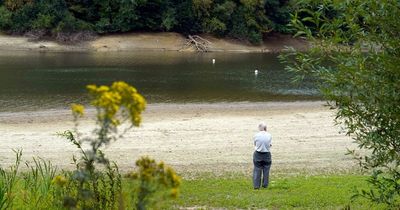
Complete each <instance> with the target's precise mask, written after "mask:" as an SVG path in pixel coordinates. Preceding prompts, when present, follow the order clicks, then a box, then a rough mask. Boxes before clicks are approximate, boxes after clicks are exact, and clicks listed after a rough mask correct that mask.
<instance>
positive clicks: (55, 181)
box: [51, 175, 67, 187]
mask: <svg viewBox="0 0 400 210" xmlns="http://www.w3.org/2000/svg"><path fill="white" fill-rule="evenodd" d="M51 183H52V184H56V185H58V186H60V187H62V186H64V185H65V184H67V179H66V178H65V177H64V176H61V175H58V176H55V177H54V178H53V180H52V181H51Z"/></svg>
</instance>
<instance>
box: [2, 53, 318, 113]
mask: <svg viewBox="0 0 400 210" xmlns="http://www.w3.org/2000/svg"><path fill="white" fill-rule="evenodd" d="M212 59H215V61H216V62H215V64H213V63H212ZM256 69H257V70H258V74H257V75H256V74H255V73H254V71H255V70H256ZM291 77H292V75H291V74H289V73H288V72H286V71H285V70H284V68H283V65H282V64H280V63H279V61H278V59H277V54H265V53H264V54H262V53H205V54H200V53H179V52H134V53H132V52H130V53H125V52H110V53H77V52H74V53H49V52H46V53H43V52H0V112H4V111H23V110H43V109H54V108H65V107H68V106H69V105H70V104H71V103H74V102H77V103H86V102H87V101H86V100H87V99H86V94H85V86H86V85H87V84H98V85H99V84H111V83H112V82H113V81H116V80H123V81H126V82H128V83H130V84H131V85H133V86H135V87H136V88H137V89H138V90H139V92H141V93H142V94H143V95H144V96H145V98H146V99H147V100H148V101H149V102H150V103H155V102H162V103H187V102H232V101H235V102H239V101H293V100H315V99H318V98H319V96H318V95H317V91H316V88H315V85H314V84H313V83H312V81H305V82H303V83H302V84H301V85H299V84H292V83H291V82H290V81H291Z"/></svg>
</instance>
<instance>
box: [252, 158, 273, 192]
mask: <svg viewBox="0 0 400 210" xmlns="http://www.w3.org/2000/svg"><path fill="white" fill-rule="evenodd" d="M253 163H254V171H253V186H254V189H258V188H260V185H261V175H262V186H263V187H268V183H269V180H268V179H269V169H270V168H271V163H272V159H271V153H270V152H257V151H255V152H254V154H253Z"/></svg>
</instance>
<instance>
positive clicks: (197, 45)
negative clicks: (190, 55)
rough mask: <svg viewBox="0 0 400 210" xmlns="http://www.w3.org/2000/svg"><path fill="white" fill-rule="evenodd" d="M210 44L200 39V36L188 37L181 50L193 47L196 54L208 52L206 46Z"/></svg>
mask: <svg viewBox="0 0 400 210" xmlns="http://www.w3.org/2000/svg"><path fill="white" fill-rule="evenodd" d="M210 44H211V42H210V41H208V40H207V39H204V38H202V37H201V36H198V35H193V36H192V35H189V36H188V38H187V39H186V43H185V44H184V46H183V49H187V48H189V47H193V48H194V49H195V50H196V51H198V52H208V45H210Z"/></svg>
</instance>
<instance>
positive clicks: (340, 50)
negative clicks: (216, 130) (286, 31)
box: [285, 0, 400, 209]
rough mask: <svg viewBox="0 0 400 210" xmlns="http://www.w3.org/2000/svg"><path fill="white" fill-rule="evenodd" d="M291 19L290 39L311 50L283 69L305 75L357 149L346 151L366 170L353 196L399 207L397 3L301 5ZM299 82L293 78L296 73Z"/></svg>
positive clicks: (296, 55)
mask: <svg viewBox="0 0 400 210" xmlns="http://www.w3.org/2000/svg"><path fill="white" fill-rule="evenodd" d="M302 3H303V5H300V8H303V9H301V10H298V11H297V13H295V14H293V20H292V25H293V26H294V27H296V28H297V30H298V32H297V34H298V35H302V36H305V37H307V38H308V39H309V40H310V41H311V43H312V44H313V47H312V48H311V49H310V50H309V51H307V52H295V51H291V52H290V53H289V54H287V55H286V58H285V60H286V62H289V66H288V69H289V70H290V71H294V72H297V73H299V75H305V74H311V75H313V76H315V77H317V78H318V79H319V80H320V88H321V91H322V93H323V94H324V96H325V97H326V99H327V101H328V102H329V105H330V106H331V107H332V108H334V109H336V110H337V114H336V122H337V123H339V124H341V125H344V129H345V131H346V132H347V134H348V135H350V136H352V137H353V139H354V140H355V142H356V143H357V144H358V146H359V148H361V149H363V150H364V152H362V153H358V152H357V151H350V153H351V154H354V155H355V157H356V158H357V160H359V163H360V165H361V166H362V167H363V169H365V170H366V171H368V172H370V173H371V178H370V179H369V182H370V183H371V189H370V190H367V191H366V190H364V191H361V192H360V194H359V195H361V196H364V197H367V198H369V199H371V200H372V201H375V202H378V203H385V204H388V205H389V206H391V207H393V208H395V209H398V208H399V207H400V107H399V104H400V94H399V93H400V83H399V81H400V69H399V66H400V50H399V49H400V36H399V34H400V22H399V21H398V16H399V14H400V3H399V1H397V0H385V1H374V0H366V1H333V0H332V1H321V2H314V4H312V1H302ZM300 78H301V76H300Z"/></svg>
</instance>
